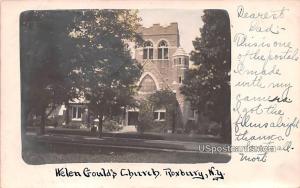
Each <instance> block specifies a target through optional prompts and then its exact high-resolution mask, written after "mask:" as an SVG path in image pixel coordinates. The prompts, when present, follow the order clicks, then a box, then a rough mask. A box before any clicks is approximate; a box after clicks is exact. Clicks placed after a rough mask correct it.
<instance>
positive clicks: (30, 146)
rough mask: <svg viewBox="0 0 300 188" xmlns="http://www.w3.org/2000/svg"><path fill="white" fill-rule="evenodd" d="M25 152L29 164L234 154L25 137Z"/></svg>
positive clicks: (218, 158)
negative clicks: (49, 141)
mask: <svg viewBox="0 0 300 188" xmlns="http://www.w3.org/2000/svg"><path fill="white" fill-rule="evenodd" d="M22 156H23V159H24V161H25V162H26V163H28V164H53V163H87V162H88V163H118V162H120V163H204V162H221V163H222V162H228V161H229V160H230V156H228V155H221V154H207V153H182V152H164V151H141V150H128V149H126V150H125V149H115V148H99V147H86V146H85V147H74V146H70V145H62V144H60V145H58V144H45V143H38V142H35V141H32V140H31V141H30V140H24V142H23V149H22Z"/></svg>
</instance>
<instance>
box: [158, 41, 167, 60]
mask: <svg viewBox="0 0 300 188" xmlns="http://www.w3.org/2000/svg"><path fill="white" fill-rule="evenodd" d="M168 53H169V49H168V44H167V42H166V41H164V40H163V41H160V43H159V44H158V59H168V58H169V54H168Z"/></svg>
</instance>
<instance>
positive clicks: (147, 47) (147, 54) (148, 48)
mask: <svg viewBox="0 0 300 188" xmlns="http://www.w3.org/2000/svg"><path fill="white" fill-rule="evenodd" d="M143 59H153V44H152V42H150V41H146V42H145V43H144V49H143Z"/></svg>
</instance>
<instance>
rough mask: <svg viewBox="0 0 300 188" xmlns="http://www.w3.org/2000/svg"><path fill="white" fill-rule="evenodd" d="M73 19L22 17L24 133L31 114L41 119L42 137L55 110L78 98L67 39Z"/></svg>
mask: <svg viewBox="0 0 300 188" xmlns="http://www.w3.org/2000/svg"><path fill="white" fill-rule="evenodd" d="M72 18H73V14H72V13H71V12H68V11H26V12H23V13H22V14H21V16H20V39H21V40H20V44H21V49H20V52H21V59H20V60H21V101H22V128H23V131H22V132H23V133H24V129H25V127H26V125H27V120H28V118H29V116H30V114H31V115H34V116H37V117H41V126H40V132H41V133H42V134H43V133H44V132H45V121H46V118H47V116H48V115H49V114H50V113H51V112H52V110H53V109H54V108H55V107H57V106H58V105H60V104H62V103H63V102H64V101H68V100H69V99H70V98H73V97H75V92H74V90H73V89H72V88H73V86H72V85H73V83H74V82H72V80H74V78H72V77H74V75H72V74H71V70H73V64H72V61H71V60H72V58H71V56H73V54H74V48H73V47H74V44H73V42H72V40H70V37H68V34H69V31H68V27H69V26H70V24H71V23H72Z"/></svg>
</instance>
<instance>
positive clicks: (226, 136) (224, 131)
mask: <svg viewBox="0 0 300 188" xmlns="http://www.w3.org/2000/svg"><path fill="white" fill-rule="evenodd" d="M221 123H222V125H221V126H222V127H221V137H222V140H223V141H224V142H225V143H227V144H231V125H230V119H229V118H225V119H224V120H222V121H221Z"/></svg>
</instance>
